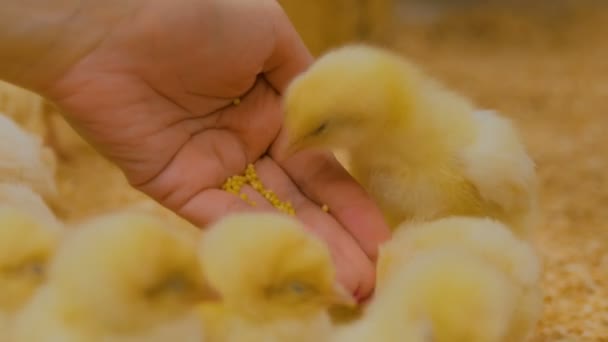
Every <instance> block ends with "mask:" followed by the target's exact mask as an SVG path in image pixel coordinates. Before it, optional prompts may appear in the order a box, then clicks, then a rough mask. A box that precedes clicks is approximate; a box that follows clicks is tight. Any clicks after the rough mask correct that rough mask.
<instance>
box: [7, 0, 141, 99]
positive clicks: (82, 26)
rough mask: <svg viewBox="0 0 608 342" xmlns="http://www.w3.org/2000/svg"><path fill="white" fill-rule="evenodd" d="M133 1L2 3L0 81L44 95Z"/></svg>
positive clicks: (62, 0)
mask: <svg viewBox="0 0 608 342" xmlns="http://www.w3.org/2000/svg"><path fill="white" fill-rule="evenodd" d="M134 2H135V1H129V0H123V1H119V0H105V1H96V0H88V1H87V0H84V1H83V0H45V1H23V0H3V4H2V7H3V8H2V11H1V12H0V79H2V80H6V81H8V82H11V83H14V84H17V85H19V86H22V87H25V88H29V89H32V90H34V91H38V92H41V93H43V92H44V90H45V89H46V88H47V87H49V85H50V84H52V82H53V81H54V80H56V79H58V78H59V77H61V75H62V74H63V73H65V72H66V71H67V69H69V67H70V66H72V65H73V64H74V63H76V62H78V60H80V59H81V58H82V57H84V56H85V55H86V54H87V53H88V52H90V51H91V50H92V49H94V48H95V46H96V45H97V44H99V43H100V42H101V40H102V39H103V38H104V37H105V36H106V34H107V33H108V32H109V31H110V29H111V28H112V27H113V25H114V24H116V23H117V22H118V21H119V20H121V19H122V18H123V17H124V16H125V15H126V14H127V13H129V12H128V11H129V10H132V9H133V3H134Z"/></svg>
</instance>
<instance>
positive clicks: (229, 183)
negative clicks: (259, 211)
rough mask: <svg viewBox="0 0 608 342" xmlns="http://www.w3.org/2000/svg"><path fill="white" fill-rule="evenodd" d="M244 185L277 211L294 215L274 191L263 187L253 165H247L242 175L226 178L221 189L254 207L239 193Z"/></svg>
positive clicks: (288, 205) (292, 210)
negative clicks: (247, 185) (258, 194)
mask: <svg viewBox="0 0 608 342" xmlns="http://www.w3.org/2000/svg"><path fill="white" fill-rule="evenodd" d="M246 184H249V185H251V187H252V188H253V189H254V190H255V191H257V192H258V193H260V194H261V195H262V196H263V197H264V198H265V199H266V200H267V201H268V202H269V203H270V204H272V206H273V207H275V208H276V209H277V210H279V211H281V212H283V213H286V214H289V215H292V216H293V215H295V213H296V211H295V209H294V208H293V205H292V204H291V203H290V202H289V201H287V202H283V201H281V200H280V199H279V196H277V194H275V193H274V191H272V190H268V189H266V188H265V187H264V184H263V183H262V181H261V180H260V178H259V177H258V174H257V172H256V170H255V166H254V165H253V164H248V165H247V167H246V168H245V174H244V175H236V176H232V177H230V178H228V179H227V180H226V182H225V183H224V185H222V189H223V190H225V191H228V192H230V193H233V194H235V195H238V196H239V197H240V198H241V199H242V200H244V201H246V202H247V203H249V204H250V205H252V206H255V205H256V203H255V202H253V201H251V200H249V198H248V196H247V195H246V194H244V193H241V189H242V188H243V186H245V185H246Z"/></svg>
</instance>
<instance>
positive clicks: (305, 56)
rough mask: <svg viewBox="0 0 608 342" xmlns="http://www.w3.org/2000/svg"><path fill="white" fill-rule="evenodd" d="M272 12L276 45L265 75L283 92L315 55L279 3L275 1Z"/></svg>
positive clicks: (279, 91) (266, 65) (267, 62)
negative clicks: (311, 52)
mask: <svg viewBox="0 0 608 342" xmlns="http://www.w3.org/2000/svg"><path fill="white" fill-rule="evenodd" d="M273 3H274V2H273ZM271 13H272V18H271V20H274V38H275V45H274V49H273V50H272V54H271V55H270V56H269V57H268V59H267V60H266V63H265V65H264V75H265V77H266V79H267V80H268V82H269V83H270V84H271V85H272V86H273V88H274V89H275V90H276V91H277V92H278V93H280V94H282V93H283V92H284V91H285V89H286V88H287V86H288V85H289V83H290V82H291V80H292V79H293V78H294V77H295V76H297V75H298V74H299V73H301V72H302V71H304V70H306V68H308V66H309V65H310V64H311V63H312V61H313V57H312V55H311V54H310V52H309V51H308V49H307V48H306V45H305V44H304V42H303V41H302V39H301V38H300V35H299V34H298V32H297V31H296V29H295V28H294V27H293V25H292V23H291V21H290V20H289V18H288V17H287V14H285V12H284V11H283V9H282V8H281V6H280V5H279V4H278V3H275V7H274V8H273V9H272V10H271Z"/></svg>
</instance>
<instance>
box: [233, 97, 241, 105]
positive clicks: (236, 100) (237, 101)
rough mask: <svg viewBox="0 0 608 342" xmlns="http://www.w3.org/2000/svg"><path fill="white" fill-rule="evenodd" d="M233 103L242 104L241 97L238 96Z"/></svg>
mask: <svg viewBox="0 0 608 342" xmlns="http://www.w3.org/2000/svg"><path fill="white" fill-rule="evenodd" d="M232 104H233V105H235V106H238V105H239V104H241V99H239V98H238V97H237V98H236V99H234V100H232Z"/></svg>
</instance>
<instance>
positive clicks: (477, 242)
mask: <svg viewBox="0 0 608 342" xmlns="http://www.w3.org/2000/svg"><path fill="white" fill-rule="evenodd" d="M454 247H457V248H462V249H465V250H467V251H468V252H469V253H471V254H474V255H476V256H477V257H478V258H480V259H481V260H483V261H484V262H487V263H489V264H490V265H492V266H493V267H494V268H495V269H496V270H497V271H499V272H501V273H502V274H504V276H505V277H506V281H508V282H509V283H510V284H511V285H512V286H513V290H512V291H513V292H514V293H515V296H512V298H511V299H510V300H512V301H513V302H514V304H515V306H514V308H513V311H512V312H510V313H509V314H508V315H506V314H505V315H504V317H503V318H504V320H505V322H507V328H508V330H507V333H506V335H505V336H506V337H505V339H503V340H501V341H505V342H519V341H524V340H525V338H526V337H527V336H529V335H530V334H531V333H532V332H533V330H534V328H535V326H536V324H537V322H538V321H539V319H540V317H541V314H542V303H543V295H542V291H541V287H540V281H541V263H540V258H539V256H538V255H537V253H536V252H535V251H534V249H533V248H532V246H531V245H530V244H529V243H528V242H526V241H523V240H521V239H519V238H518V237H517V236H516V235H514V234H513V233H512V231H511V230H510V229H509V228H508V227H507V226H506V225H504V224H502V223H500V222H498V221H496V220H493V219H489V218H477V217H448V218H443V219H438V220H435V221H430V222H424V223H414V222H411V223H405V224H402V225H401V226H399V227H398V229H397V230H396V231H395V233H394V235H393V237H392V239H391V240H389V241H388V242H386V243H385V244H383V245H382V246H381V247H380V250H379V256H378V265H377V281H376V284H377V293H380V294H382V293H383V292H384V291H387V290H385V287H386V286H387V284H389V283H390V282H391V278H393V277H396V276H399V274H400V272H402V270H403V269H404V268H405V269H406V268H407V267H408V266H407V264H408V263H409V262H411V260H412V259H413V258H416V256H417V255H418V254H420V253H425V252H426V251H428V250H435V249H443V248H454ZM447 271H448V270H446V272H447ZM444 298H445V297H444ZM474 319H475V318H473V321H474ZM471 324H474V323H471Z"/></svg>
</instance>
